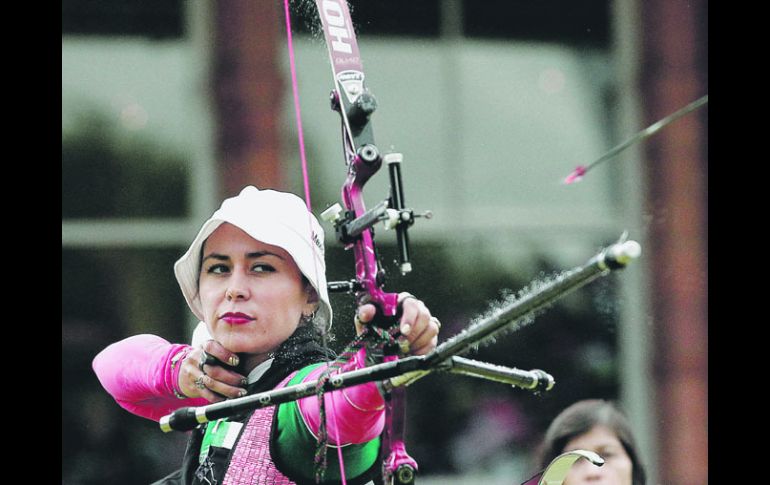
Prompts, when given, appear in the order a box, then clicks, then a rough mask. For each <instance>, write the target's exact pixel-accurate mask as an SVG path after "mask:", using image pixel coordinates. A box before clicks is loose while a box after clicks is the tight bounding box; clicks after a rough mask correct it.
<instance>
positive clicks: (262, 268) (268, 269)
mask: <svg viewBox="0 0 770 485" xmlns="http://www.w3.org/2000/svg"><path fill="white" fill-rule="evenodd" d="M251 271H253V272H255V273H274V272H275V268H274V267H272V266H270V265H269V264H265V263H255V264H254V265H253V266H252V267H251Z"/></svg>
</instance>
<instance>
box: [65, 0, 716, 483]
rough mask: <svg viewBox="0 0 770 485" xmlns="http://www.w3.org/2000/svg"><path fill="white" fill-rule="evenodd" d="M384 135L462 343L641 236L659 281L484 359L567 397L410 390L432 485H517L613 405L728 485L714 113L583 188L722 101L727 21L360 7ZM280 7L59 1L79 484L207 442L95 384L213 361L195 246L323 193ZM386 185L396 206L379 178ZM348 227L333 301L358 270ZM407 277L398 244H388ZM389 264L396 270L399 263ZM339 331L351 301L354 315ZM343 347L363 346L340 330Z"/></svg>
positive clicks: (439, 300)
mask: <svg viewBox="0 0 770 485" xmlns="http://www.w3.org/2000/svg"><path fill="white" fill-rule="evenodd" d="M350 4H351V11H352V16H353V20H354V23H355V24H356V28H357V32H358V40H359V46H360V48H361V54H362V59H363V62H364V67H365V71H366V75H367V83H368V85H369V87H370V89H371V90H372V92H373V93H374V94H375V96H376V97H377V99H378V102H379V109H378V111H377V113H376V114H375V115H374V128H375V136H376V138H377V141H378V145H379V146H380V148H381V149H383V150H384V151H391V150H393V151H399V152H402V153H404V156H405V163H404V180H405V185H406V187H405V190H406V197H407V202H408V204H409V205H411V206H412V207H414V208H415V209H417V210H425V209H430V210H432V211H433V212H434V218H433V219H432V220H430V221H427V222H425V221H420V223H419V224H418V225H417V226H416V227H415V229H414V230H413V231H412V234H411V235H412V239H413V243H414V250H413V253H414V264H415V272H414V274H413V275H409V276H406V277H400V276H396V275H393V276H392V277H391V279H390V280H389V283H388V287H389V288H391V289H403V290H406V291H410V292H412V293H415V294H418V295H420V296H421V297H422V298H424V299H425V300H426V302H427V303H428V304H429V306H430V307H431V308H432V309H433V311H434V314H437V315H438V316H439V318H441V320H442V322H444V327H443V329H442V335H443V336H444V337H448V336H451V335H453V334H454V333H456V332H458V331H459V330H460V329H462V328H463V327H464V326H466V325H467V324H468V322H469V321H471V320H472V319H473V318H474V317H475V316H477V315H479V314H481V313H483V312H484V311H486V310H488V309H489V308H490V306H492V305H494V304H495V303H496V302H499V301H501V300H503V299H505V298H507V297H509V296H511V295H515V293H516V292H517V291H519V290H520V289H521V288H524V287H525V286H527V285H528V284H529V283H530V282H531V281H533V280H537V279H542V278H545V277H548V276H550V275H552V274H554V273H555V272H557V271H559V270H562V269H567V268H569V267H572V266H575V265H578V264H581V263H583V262H584V261H585V259H587V258H588V257H590V256H591V255H592V254H593V253H594V252H595V251H596V250H597V249H598V248H600V247H601V246H603V245H605V244H607V243H609V242H612V241H614V240H615V239H617V238H618V236H619V235H620V234H621V233H622V232H623V231H624V230H628V231H629V233H630V236H631V237H632V238H634V239H636V240H638V241H640V242H641V243H642V246H643V258H642V260H641V261H640V264H637V265H635V266H632V267H630V268H628V269H627V270H626V271H624V272H623V273H621V274H619V275H612V276H610V277H608V278H605V279H604V280H602V281H599V282H597V283H594V284H592V285H591V286H589V287H587V288H585V289H583V290H580V291H579V292H577V293H575V294H573V295H570V296H569V297H567V298H565V299H564V300H562V302H561V303H559V304H558V305H556V306H554V307H553V308H552V309H551V310H550V311H549V312H547V313H545V314H544V315H543V316H541V317H539V318H538V319H537V320H535V322H534V323H532V324H531V325H529V326H527V327H526V328H524V329H523V330H521V331H518V332H515V333H513V334H509V335H506V336H503V337H501V338H499V339H498V340H497V341H496V342H495V343H494V344H492V345H487V346H485V347H483V348H481V349H479V351H478V352H477V353H476V357H477V358H480V359H484V360H488V361H491V362H496V363H500V364H503V365H510V366H515V367H519V368H541V369H545V370H547V371H548V372H550V373H551V374H553V375H554V376H555V378H556V381H557V385H556V387H555V388H554V389H553V390H552V391H550V392H549V393H546V394H543V395H537V396H535V395H532V394H529V393H526V392H525V391H521V390H516V389H510V388H505V387H504V386H502V385H497V384H489V383H486V382H480V381H475V380H468V379H470V378H462V377H447V376H440V375H437V376H431V377H428V378H426V379H424V380H423V381H421V382H420V383H418V384H416V385H415V386H414V387H413V388H410V394H409V396H410V397H409V415H410V419H409V424H408V430H409V440H408V444H409V446H410V452H411V453H412V454H413V455H414V456H415V458H416V459H417V460H418V462H419V463H420V464H421V472H422V477H423V478H422V483H434V482H435V483H478V480H484V481H485V482H486V483H489V484H496V483H501V484H503V483H505V484H514V483H521V482H522V481H524V480H525V479H526V478H528V477H529V476H531V475H532V474H533V473H534V472H535V471H536V470H535V468H534V464H533V463H532V453H533V451H534V449H535V447H536V446H537V444H538V442H539V440H540V439H541V438H542V433H543V432H544V430H545V427H546V426H547V425H548V423H549V422H550V420H551V419H552V418H553V417H554V416H555V415H556V414H557V413H558V412H559V411H560V410H561V409H563V408H564V407H566V406H567V405H569V404H571V403H572V402H574V401H576V400H578V399H582V398H589V397H601V398H606V399H615V400H617V401H619V403H620V404H621V406H622V407H623V408H624V409H625V411H626V412H627V413H628V414H629V416H630V418H631V420H632V422H633V425H634V428H635V431H636V432H637V437H638V438H639V441H640V444H641V448H642V452H643V457H644V460H645V462H646V463H647V464H648V467H649V472H650V474H649V475H650V478H651V479H650V482H649V483H651V484H657V483H662V484H677V485H702V484H704V483H707V481H708V479H707V473H708V455H707V448H708V428H707V420H708V414H707V409H708V408H707V399H708V388H707V375H708V368H707V354H708V352H707V348H708V341H707V318H708V315H707V305H706V302H707V281H708V273H707V254H708V253H707V241H708V239H707V233H708V231H707V227H708V224H707V221H708V214H707V181H708V157H707V147H708V137H707V122H708V116H707V115H708V111H707V109H705V108H704V109H701V110H699V111H698V112H695V113H693V114H691V115H689V116H688V117H686V118H683V119H681V120H679V121H677V122H675V123H674V124H672V125H670V126H669V127H667V128H666V129H665V130H663V131H662V132H660V133H659V134H658V135H656V136H655V137H653V138H651V139H650V140H648V141H647V142H645V143H644V144H643V145H638V146H635V147H634V148H632V149H629V150H628V151H626V152H624V153H623V155H621V156H620V157H618V158H617V159H615V160H613V161H611V162H607V163H606V164H604V165H601V166H600V167H597V168H596V169H595V170H593V171H591V172H590V173H589V174H588V175H587V176H586V177H585V179H584V180H583V181H581V182H580V183H578V184H574V185H563V184H562V183H561V181H562V180H563V178H564V177H565V176H566V175H567V174H568V173H570V171H571V170H572V169H573V168H574V167H575V166H576V165H578V164H585V163H588V162H590V161H592V160H594V159H596V158H597V157H598V156H600V155H602V154H603V153H604V152H605V151H606V150H607V149H608V148H610V147H612V146H614V145H616V144H617V143H619V142H621V141H623V140H625V139H626V138H627V137H628V136H630V135H631V134H633V133H635V132H636V131H638V130H639V129H641V128H643V127H645V126H647V125H649V124H650V123H652V122H654V121H656V120H658V119H660V118H662V117H663V116H665V115H667V114H670V113H672V112H673V111H675V110H677V109H679V108H681V107H682V106H684V105H686V104H687V103H689V102H691V101H693V100H695V99H697V98H699V97H700V96H702V95H704V94H706V93H707V92H708V61H707V59H708V56H707V54H708V31H707V14H708V10H707V8H708V6H707V2H706V1H705V0H693V1H688V2H684V1H679V0H676V1H664V0H647V1H644V2H642V1H639V0H547V1H538V2H528V1H520V0H474V1H470V0H389V1H387V2H385V1H382V2H372V1H368V2H367V1H363V0H360V1H351V2H350ZM292 8H293V10H292V19H293V28H294V32H295V48H296V55H297V67H298V76H299V86H300V100H301V103H302V112H303V122H304V135H305V140H306V144H307V146H308V161H309V171H310V179H311V196H312V204H313V207H314V211H315V212H316V213H317V214H318V213H320V212H321V211H322V210H323V209H325V208H326V207H328V206H329V205H331V204H332V203H334V202H336V201H337V200H338V197H339V195H338V194H339V187H340V185H341V183H342V180H343V176H344V175H343V174H344V163H343V160H342V158H341V148H340V127H339V119H338V116H337V114H336V113H334V112H332V111H331V110H330V109H329V104H328V94H329V91H330V90H331V88H332V80H331V71H330V67H329V64H328V55H327V53H326V46H325V44H324V39H323V36H322V35H321V34H320V33H319V31H318V27H317V20H316V16H315V7H314V2H312V1H305V2H293V7H292ZM291 103H292V99H291V93H290V83H289V74H288V55H287V49H286V34H285V27H284V24H283V9H282V2H279V0H243V1H241V0H228V1H222V2H193V1H181V0H167V1H163V2H135V1H133V2H132V1H127V0H102V1H99V2H96V1H92V0H64V1H63V2H62V301H63V302H62V483H63V484H96V483H106V482H110V483H112V484H113V485H118V484H134V483H148V482H150V481H152V480H154V479H157V478H159V477H161V476H163V475H164V474H166V473H169V472H171V471H172V470H174V469H175V468H177V467H178V466H179V463H180V460H181V456H182V454H183V451H184V445H185V441H186V440H185V436H184V435H180V434H171V435H166V434H163V433H161V432H160V431H159V429H158V427H157V424H156V423H152V422H149V421H146V420H144V419H142V418H139V417H135V416H133V415H130V414H129V413H127V412H125V411H123V410H122V409H121V408H119V407H118V406H117V405H116V404H115V403H114V401H113V400H112V399H111V398H110V397H109V396H108V395H107V394H106V393H105V392H104V391H103V390H102V388H101V387H100V385H99V383H98V381H97V380H96V378H95V376H94V375H93V372H92V371H91V369H90V362H91V360H92V359H93V357H94V356H95V355H96V353H98V352H99V351H100V350H101V349H102V348H104V347H105V346H106V345H108V344H109V343H111V342H114V341H117V340H119V339H122V338H125V337H127V336H129V335H133V334H137V333H155V334H158V335H162V336H163V337H165V338H167V339H169V340H172V341H187V340H189V338H190V332H191V328H192V326H193V325H194V324H195V323H196V322H195V321H193V320H192V316H191V315H190V312H189V311H188V310H187V307H186V305H185V302H184V299H183V298H182V295H181V293H180V292H179V290H178V287H177V285H176V282H175V280H174V276H173V272H172V268H171V267H172V264H173V262H174V261H175V260H176V259H177V258H178V257H179V256H180V255H181V254H182V253H183V252H184V250H185V249H186V246H187V244H188V243H189V241H191V240H192V238H193V237H194V235H195V234H196V233H197V231H198V228H199V226H200V224H201V223H202V222H203V221H204V220H205V219H206V218H207V217H208V216H209V215H210V213H211V212H212V211H213V210H214V209H215V208H216V207H217V206H218V204H219V202H220V201H221V199H222V198H223V197H225V196H230V195H234V194H235V193H237V192H238V191H239V190H240V188H241V187H242V186H244V185H248V184H253V185H257V186H259V187H263V188H266V187H272V188H278V189H283V190H290V191H293V192H295V193H297V194H299V195H302V193H303V191H302V181H301V170H300V163H299V154H298V150H297V131H296V128H295V126H296V125H295V120H294V111H293V106H292V104H291ZM376 178H377V179H378V180H373V181H372V182H371V183H370V184H369V186H368V187H367V188H368V192H367V201H368V202H369V203H370V205H371V204H373V203H376V202H378V201H379V200H380V199H381V198H384V197H385V196H386V191H387V181H386V178H387V177H385V176H384V174H382V175H381V176H379V177H376ZM331 234H333V231H332V230H331V228H329V227H327V246H328V247H329V250H328V257H329V265H328V266H329V268H330V270H329V272H330V279H345V278H348V277H349V276H350V274H351V273H352V271H351V269H352V265H351V259H350V258H351V255H349V254H347V253H345V252H344V251H342V249H341V248H339V245H338V244H337V243H336V242H335V241H334V240H333V237H330V235H331ZM378 236H379V237H378V245H379V247H380V249H381V250H382V251H383V253H384V254H385V255H386V258H385V259H388V257H389V256H388V255H389V254H392V251H393V247H392V243H393V241H392V239H390V238H389V235H388V234H387V233H384V232H383V233H382V234H378ZM389 252H390V253H389ZM333 304H334V305H335V311H336V315H338V316H340V317H339V318H340V319H342V320H343V321H344V317H343V316H342V315H345V314H346V313H347V314H350V312H351V311H352V308H353V306H352V302H350V301H349V298H347V297H344V296H336V297H335V299H334V301H333ZM336 328H337V332H338V335H337V337H338V338H337V344H339V345H342V344H343V343H344V342H345V341H346V340H347V339H349V338H350V333H348V332H351V333H352V330H351V329H344V325H340V324H338V325H336Z"/></svg>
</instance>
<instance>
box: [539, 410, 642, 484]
mask: <svg viewBox="0 0 770 485" xmlns="http://www.w3.org/2000/svg"><path fill="white" fill-rule="evenodd" d="M597 425H602V426H606V427H607V428H609V429H610V430H612V432H613V433H615V435H616V436H617V438H618V440H619V441H620V442H621V443H622V445H623V448H624V449H625V451H626V454H628V457H629V458H630V459H631V463H632V465H633V471H632V477H633V485H644V484H645V482H646V474H645V472H644V465H643V464H642V462H641V460H640V458H639V452H638V448H637V446H636V441H635V440H634V436H633V433H632V432H631V426H630V424H629V422H628V419H626V417H625V415H624V414H623V413H622V412H621V411H620V410H619V409H618V408H617V407H616V406H615V405H614V404H613V403H611V402H609V401H604V400H601V399H586V400H583V401H578V402H576V403H574V404H572V405H571V406H569V407H568V408H566V409H565V410H564V411H562V412H561V413H559V415H558V416H556V418H554V420H553V421H552V422H551V425H550V426H549V427H548V430H547V431H546V433H545V438H544V439H543V444H542V445H541V447H540V450H539V453H538V464H539V466H540V468H541V469H543V468H545V467H546V466H548V464H549V463H550V462H551V460H553V459H554V458H556V457H557V456H559V455H560V454H562V453H564V452H565V451H566V450H564V447H565V446H566V445H567V443H568V442H569V441H570V440H572V439H573V438H575V437H577V436H580V435H582V434H585V433H587V432H588V431H590V430H591V429H592V428H593V427H594V426H597Z"/></svg>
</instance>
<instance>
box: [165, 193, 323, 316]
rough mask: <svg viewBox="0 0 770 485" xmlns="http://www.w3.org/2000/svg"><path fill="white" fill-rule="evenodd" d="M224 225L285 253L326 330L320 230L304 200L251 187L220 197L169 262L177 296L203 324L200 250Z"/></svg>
mask: <svg viewBox="0 0 770 485" xmlns="http://www.w3.org/2000/svg"><path fill="white" fill-rule="evenodd" d="M223 222H227V223H230V224H232V225H234V226H236V227H238V228H240V229H241V230H243V231H244V232H245V233H246V234H248V235H249V236H251V237H253V238H254V239H256V240H258V241H261V242H263V243H266V244H271V245H273V246H278V247H279V248H282V249H283V250H285V251H286V252H287V253H289V254H290V255H291V257H292V258H294V262H295V263H297V266H298V267H299V270H300V271H301V272H302V274H303V275H305V277H306V278H307V279H308V281H310V284H311V285H313V288H315V290H316V292H317V293H318V297H319V299H320V304H319V305H318V310H317V311H316V314H315V318H314V320H313V321H314V323H315V324H316V325H317V326H318V327H319V328H323V329H328V328H331V323H332V307H331V304H330V303H329V292H328V291H327V288H326V263H325V262H324V231H323V228H322V227H321V225H320V224H319V223H318V220H317V219H316V218H315V216H313V214H312V213H311V212H310V211H308V209H307V206H306V205H305V202H304V201H303V200H302V199H300V198H299V197H297V196H296V195H294V194H290V193H287V192H277V191H275V190H259V189H257V188H256V187H253V186H248V187H246V188H244V189H243V190H242V191H241V193H240V194H238V195H237V196H236V197H231V198H229V199H225V201H224V202H222V206H221V207H220V208H219V209H218V210H217V211H216V212H214V214H213V215H212V216H211V219H209V220H208V221H206V222H205V223H204V224H203V227H201V229H200V231H199V232H198V235H197V236H195V239H194V240H193V242H192V244H191V245H190V248H189V249H188V250H187V252H186V253H185V254H184V255H183V256H182V257H181V258H179V260H178V261H177V262H176V263H175V264H174V274H175V275H176V279H177V281H178V282H179V286H180V287H181V288H182V294H183V295H184V297H185V300H187V304H188V305H189V306H190V309H191V310H192V312H193V313H194V314H195V316H196V317H198V318H199V319H200V320H204V318H203V311H202V308H201V301H200V297H199V295H198V278H199V275H200V266H201V261H200V257H201V248H202V247H203V243H204V242H205V241H206V239H207V238H208V237H209V236H210V235H211V233H213V232H214V230H216V228H217V227H219V226H220V225H221V224H222V223H223Z"/></svg>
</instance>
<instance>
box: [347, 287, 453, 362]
mask: <svg viewBox="0 0 770 485" xmlns="http://www.w3.org/2000/svg"><path fill="white" fill-rule="evenodd" d="M398 302H399V305H400V306H401V313H402V315H401V320H400V321H399V326H400V330H401V334H402V335H403V336H404V337H405V338H406V339H407V341H408V342H409V353H410V354H412V355H425V354H427V353H428V352H430V351H432V350H433V349H435V348H436V345H437V344H438V331H439V329H440V328H441V322H439V320H438V318H436V317H434V316H432V315H431V314H430V310H428V307H426V306H425V303H423V302H422V301H421V300H418V299H417V298H415V297H414V296H412V295H410V294H409V293H401V294H399V295H398ZM376 311H377V309H376V308H375V306H374V305H372V304H370V303H368V304H366V305H362V306H360V307H359V308H358V313H357V316H356V319H355V324H356V332H358V333H359V334H360V333H361V332H363V330H364V327H365V325H366V323H367V322H369V321H371V320H372V318H374V315H375V313H376Z"/></svg>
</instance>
